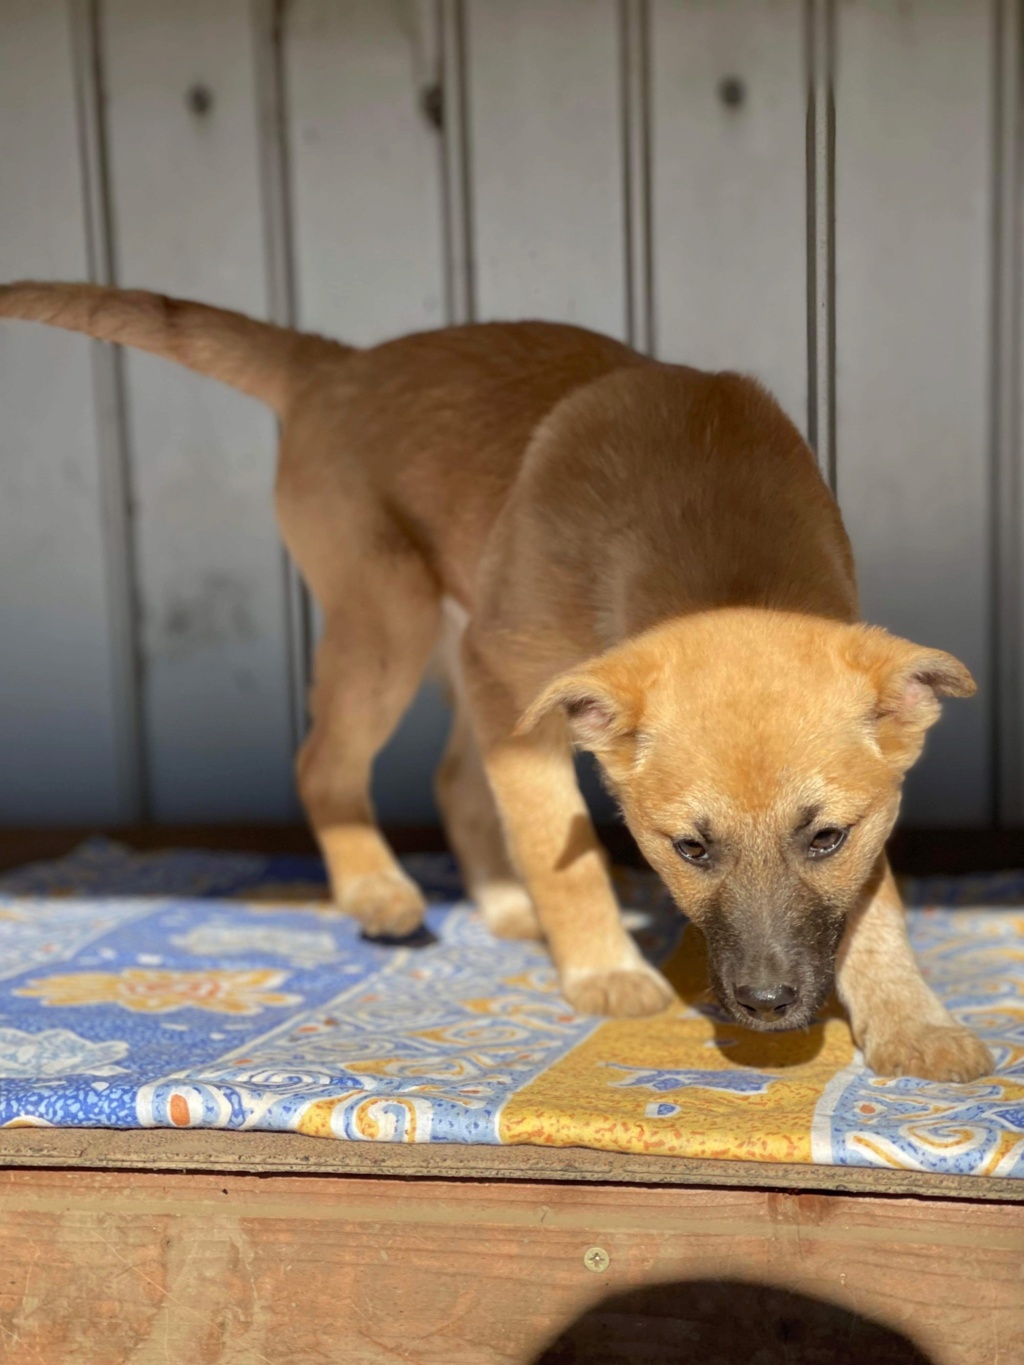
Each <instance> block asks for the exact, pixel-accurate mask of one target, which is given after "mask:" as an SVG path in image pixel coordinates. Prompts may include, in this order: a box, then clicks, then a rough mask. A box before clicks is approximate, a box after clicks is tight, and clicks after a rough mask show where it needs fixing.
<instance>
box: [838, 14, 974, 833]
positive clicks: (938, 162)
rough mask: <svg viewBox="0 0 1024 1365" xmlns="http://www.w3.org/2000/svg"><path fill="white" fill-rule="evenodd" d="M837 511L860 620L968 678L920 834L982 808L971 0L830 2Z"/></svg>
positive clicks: (916, 798) (922, 807) (943, 734)
mask: <svg viewBox="0 0 1024 1365" xmlns="http://www.w3.org/2000/svg"><path fill="white" fill-rule="evenodd" d="M837 14H838V19H837V23H838V32H837V52H838V56H837V75H836V130H837V131H836V217H837V226H836V270H837V294H836V316H837V330H836V350H837V444H838V453H839V500H840V504H841V506H842V509H843V513H844V516H845V518H846V523H847V527H848V529H849V531H850V534H851V537H852V540H853V544H854V550H855V552H856V555H857V559H858V565H859V572H860V581H861V588H862V598H863V603H862V604H863V608H864V612H865V615H866V616H867V617H868V618H869V619H871V620H875V621H877V622H879V623H880V624H882V625H886V626H888V627H890V628H891V629H893V630H895V631H896V632H898V633H900V634H905V635H909V636H910V637H911V638H913V639H915V640H918V641H920V642H921V643H922V644H927V645H932V646H937V647H939V648H944V649H949V650H951V651H952V652H953V653H954V654H956V655H957V656H958V657H960V658H962V659H963V660H964V662H965V663H966V664H967V665H968V667H970V669H971V670H972V672H973V673H974V674H975V677H976V678H977V680H978V683H979V695H978V697H976V698H974V699H973V700H971V701H970V702H959V703H950V704H949V705H948V706H947V708H946V711H947V714H946V716H945V717H944V718H943V721H942V723H941V725H940V726H939V727H938V729H937V730H936V731H935V732H934V733H933V734H932V736H931V737H930V738H929V741H928V747H927V750H926V753H925V757H924V759H923V760H922V761H921V763H920V764H919V765H918V766H917V767H916V768H915V769H914V770H913V771H912V773H911V775H910V779H909V782H908V787H907V799H906V804H905V809H906V812H907V815H908V817H909V818H910V819H911V820H913V821H914V823H916V824H922V825H927V824H929V823H931V824H945V825H950V826H952V825H959V826H964V825H982V824H985V823H986V822H988V820H989V818H990V816H991V813H992V796H993V793H992V790H991V787H992V773H991V767H990V763H989V741H988V727H989V723H990V717H991V714H992V694H991V683H992V675H991V669H990V660H989V652H990V647H991V634H990V618H991V596H990V594H991V587H992V584H991V579H990V561H989V556H988V554H987V552H986V550H985V548H984V547H985V546H986V544H987V543H988V535H989V523H990V516H991V506H990V491H989V490H990V471H989V453H990V452H989V441H990V428H989V412H988V399H989V388H988V386H989V382H990V369H989V366H990V347H989V342H990V316H989V286H990V275H991V235H992V220H991V209H990V195H991V175H992V161H993V156H992V144H991V139H992V107H991V106H992V88H991V72H992V52H993V43H992V36H993V35H992V18H993V6H992V5H990V4H980V3H978V0H943V2H942V3H941V4H935V3H932V2H931V0H906V2H905V3H901V4H899V5H893V4H890V3H888V0H848V3H845V4H842V5H840V6H838V8H837Z"/></svg>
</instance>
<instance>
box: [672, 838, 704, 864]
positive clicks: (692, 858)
mask: <svg viewBox="0 0 1024 1365" xmlns="http://www.w3.org/2000/svg"><path fill="white" fill-rule="evenodd" d="M672 847H673V848H674V849H675V851H676V852H677V853H678V854H679V856H680V858H684V859H685V860H686V861H687V862H688V863H707V862H710V860H711V855H710V854H709V853H708V849H707V845H706V844H702V843H701V842H700V840H699V839H677V840H676V841H675V843H674V844H673V845H672Z"/></svg>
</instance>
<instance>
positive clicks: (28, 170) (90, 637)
mask: <svg viewBox="0 0 1024 1365" xmlns="http://www.w3.org/2000/svg"><path fill="white" fill-rule="evenodd" d="M84 204H85V188H84V185H83V168H82V165H81V162H80V158H79V130H78V128H77V126H76V109H75V54H74V52H73V50H72V41H71V26H70V23H69V14H68V12H67V8H66V6H65V4H64V3H63V0H8V2H7V3H5V4H3V5H2V6H0V276H2V277H3V278H5V279H6V278H17V277H19V276H41V277H43V278H47V277H56V278H61V277H65V276H67V277H70V278H82V277H83V276H85V275H86V274H87V273H88V271H89V243H88V241H87V234H86V213H85V209H84ZM93 358H94V357H93V353H92V348H91V347H90V346H89V344H88V343H86V342H84V341H82V340H81V339H80V338H78V337H72V336H67V335H64V334H61V333H57V332H53V331H49V330H44V329H42V328H27V327H20V328H19V327H4V328H3V329H0V642H2V643H0V821H2V822H4V823H8V822H11V823H14V822H19V821H21V822H24V823H36V824H43V823H47V822H51V821H54V822H56V821H75V820H95V821H97V822H100V821H111V820H118V819H130V818H131V816H132V813H133V812H131V811H130V810H129V809H128V802H127V795H126V792H125V790H124V788H123V787H122V785H121V784H120V783H119V764H118V753H117V749H118V715H117V709H118V707H117V703H118V697H117V685H116V684H117V680H116V677H115V676H114V673H115V658H114V653H113V650H112V648H111V644H112V639H113V623H112V621H111V619H110V614H109V609H108V601H109V597H108V591H107V581H106V566H105V556H104V547H103V531H104V527H103V493H102V487H101V470H100V451H99V442H98V424H97V410H96V405H95V390H94V385H93Z"/></svg>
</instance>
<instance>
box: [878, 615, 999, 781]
mask: <svg viewBox="0 0 1024 1365" xmlns="http://www.w3.org/2000/svg"><path fill="white" fill-rule="evenodd" d="M860 634H861V641H860V648H859V650H858V653H859V659H858V663H859V664H860V666H861V667H862V668H864V669H865V670H866V671H867V672H868V674H869V676H870V677H871V680H872V682H873V684H874V689H875V694H876V698H877V700H876V703H875V708H874V713H873V717H872V718H873V720H874V721H875V722H876V723H877V726H878V738H879V743H880V744H881V746H882V748H883V749H885V750H888V751H889V752H890V753H891V754H892V755H893V757H895V758H896V759H897V760H900V761H903V762H905V763H906V765H907V766H909V765H910V763H912V762H913V761H914V759H915V758H916V757H917V755H918V754H919V753H920V751H921V746H922V744H923V743H924V734H925V731H926V730H928V729H929V728H930V727H931V726H932V725H934V724H935V722H936V721H937V720H938V719H939V716H940V715H941V714H942V706H941V704H940V700H939V699H940V697H970V696H972V695H973V694H974V693H975V692H976V691H977V684H976V683H975V681H974V679H973V678H972V677H971V675H970V673H969V672H968V670H967V668H966V667H965V666H964V665H963V664H962V663H961V662H960V660H959V659H955V658H954V657H953V655H952V654H947V653H945V651H944V650H941V649H925V648H924V647H923V646H921V645H915V644H911V642H910V641H909V640H902V639H900V638H899V637H898V636H895V635H890V634H889V633H888V632H887V631H884V630H880V629H878V628H877V627H869V628H863V627H862V628H860Z"/></svg>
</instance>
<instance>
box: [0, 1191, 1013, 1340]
mask: <svg viewBox="0 0 1024 1365" xmlns="http://www.w3.org/2000/svg"><path fill="white" fill-rule="evenodd" d="M0 1208H2V1209H3V1218H2V1220H0V1267H2V1271H0V1333H2V1337H3V1340H4V1344H5V1347H6V1349H7V1351H14V1350H16V1352H17V1355H18V1357H19V1358H22V1359H26V1360H27V1359H40V1360H56V1359H59V1360H61V1361H65V1362H77V1361H82V1362H86V1361H87V1362H89V1365H114V1363H115V1362H120V1361H128V1360H132V1361H140V1360H149V1359H153V1360H157V1359H160V1360H175V1361H177V1360H197V1361H203V1362H208V1363H210V1365H212V1363H213V1362H227V1361H242V1360H246V1361H248V1360H252V1361H274V1362H275V1363H276V1362H284V1361H289V1362H291V1361H295V1362H307V1361H312V1360H316V1361H324V1362H334V1361H337V1362H342V1361H344V1362H346V1365H352V1362H373V1363H374V1365H378V1363H382V1362H385V1361H395V1360H407V1361H416V1362H422V1363H423V1365H431V1363H433V1362H436V1363H437V1365H442V1363H443V1365H450V1362H452V1361H466V1362H474V1365H475V1363H476V1362H481V1365H484V1363H486V1365H498V1362H507V1363H508V1365H528V1363H529V1362H534V1361H539V1360H543V1359H547V1360H548V1361H558V1360H565V1361H575V1360H580V1359H584V1360H587V1361H588V1362H595V1361H630V1362H635V1361H639V1360H647V1361H665V1362H667V1361H677V1360H681V1359H684V1360H685V1359H695V1360H701V1361H709V1362H711V1361H714V1362H716V1365H717V1362H723V1363H724V1362H736V1365H739V1363H740V1362H743V1365H749V1362H750V1361H752V1360H756V1361H758V1362H760V1361H764V1362H766V1365H767V1362H771V1363H772V1365H774V1363H775V1362H776V1361H779V1362H781V1361H792V1360H799V1359H813V1360H815V1361H816V1362H820V1363H821V1365H838V1362H844V1365H850V1362H853V1361H857V1362H868V1361H870V1362H871V1365H897V1363H898V1362H900V1363H903V1365H910V1363H911V1362H914V1365H925V1363H926V1365H996V1363H997V1362H1008V1361H1013V1360H1016V1359H1019V1358H1020V1356H1021V1353H1022V1352H1024V1294H1022V1293H1021V1257H1022V1253H1024V1212H1022V1210H1021V1209H1020V1208H1019V1207H1008V1208H1007V1207H1000V1206H991V1205H971V1204H957V1205H941V1206H931V1205H928V1204H925V1203H922V1202H920V1201H915V1200H901V1199H890V1200H883V1199H873V1198H859V1199H847V1198H842V1197H837V1196H825V1195H814V1194H804V1195H785V1194H777V1193H776V1194H773V1193H770V1192H766V1191H749V1190H711V1189H690V1190H678V1189H667V1190H666V1189H659V1190H644V1189H622V1188H611V1187H581V1186H575V1187H570V1186H562V1187H558V1186H552V1185H529V1184H527V1185H517V1186H512V1185H494V1184H488V1183H486V1182H484V1183H478V1184H463V1185H459V1186H454V1185H452V1184H449V1183H438V1182H435V1181H424V1182H417V1183H408V1182H404V1183H398V1182H395V1181H385V1180H351V1179H333V1180H331V1179H323V1178H319V1177H291V1176H276V1177H256V1176H248V1175H225V1174H221V1175H216V1176H213V1175H201V1174H192V1175H168V1174H158V1173H146V1174H141V1173H136V1174H132V1175H125V1174H112V1173H109V1172H85V1171H74V1172H59V1171H7V1172H3V1173H0ZM915 1346H916V1349H915ZM798 1353H799V1354H798Z"/></svg>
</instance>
